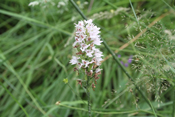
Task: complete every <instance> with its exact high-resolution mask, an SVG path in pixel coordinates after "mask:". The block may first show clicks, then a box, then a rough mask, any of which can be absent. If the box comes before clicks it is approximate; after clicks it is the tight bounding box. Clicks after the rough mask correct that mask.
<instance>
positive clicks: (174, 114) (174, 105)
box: [172, 87, 175, 117]
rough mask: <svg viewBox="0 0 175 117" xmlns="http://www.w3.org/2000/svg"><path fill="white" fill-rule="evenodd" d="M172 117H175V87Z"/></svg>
mask: <svg viewBox="0 0 175 117" xmlns="http://www.w3.org/2000/svg"><path fill="white" fill-rule="evenodd" d="M172 117H175V87H174V91H173V111H172Z"/></svg>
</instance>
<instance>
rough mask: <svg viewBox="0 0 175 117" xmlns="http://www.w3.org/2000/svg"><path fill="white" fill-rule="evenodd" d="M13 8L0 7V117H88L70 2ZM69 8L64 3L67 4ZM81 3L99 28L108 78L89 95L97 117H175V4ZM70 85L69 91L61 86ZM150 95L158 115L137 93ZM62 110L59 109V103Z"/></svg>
mask: <svg viewBox="0 0 175 117" xmlns="http://www.w3.org/2000/svg"><path fill="white" fill-rule="evenodd" d="M30 2H33V1H31V0H26V1H24V0H18V1H14V0H7V1H2V2H1V4H0V8H1V9H0V17H1V18H0V29H1V30H0V82H1V83H0V107H1V108H0V116H1V117H25V116H28V117H41V116H43V117H48V116H49V117H86V116H88V113H87V111H88V110H87V96H86V94H85V91H84V89H83V88H82V87H81V86H80V85H77V81H76V80H77V79H81V78H82V77H83V76H82V75H81V74H80V75H78V74H76V73H74V71H73V66H72V65H70V64H69V61H70V59H71V56H72V54H73V47H72V44H73V42H74V33H75V29H74V23H77V22H78V21H80V20H83V18H82V17H81V16H80V14H79V13H78V12H77V11H76V9H75V8H74V7H73V5H72V4H71V3H70V1H68V0H63V1H61V0H52V1H51V0H43V1H42V0H41V1H40V2H41V3H39V4H38V5H35V6H28V5H29V3H30ZM62 2H64V3H62ZM75 3H76V4H77V5H78V7H79V8H80V9H81V11H82V12H83V13H84V15H85V16H86V17H87V18H88V19H90V18H92V19H93V20H94V21H93V22H94V23H95V24H96V25H97V26H98V27H100V28H101V30H100V31H101V37H102V38H103V39H104V40H105V41H106V43H107V44H108V46H109V48H110V50H112V51H113V52H114V53H115V56H116V57H118V55H121V57H120V58H119V59H120V61H123V62H124V63H126V62H127V61H128V58H129V57H130V56H132V62H131V64H129V65H128V66H127V67H124V68H125V69H126V71H127V73H128V74H129V75H130V76H131V77H132V78H133V81H131V80H129V79H128V78H127V76H126V74H125V73H124V71H123V70H122V68H121V67H120V66H119V65H118V64H117V63H116V62H115V60H114V59H113V58H112V57H111V55H110V53H109V52H108V50H107V49H106V48H105V46H104V45H101V46H99V47H100V50H101V51H103V55H104V56H103V59H104V61H103V63H102V69H103V71H102V74H101V75H100V79H99V80H98V85H96V88H95V91H93V90H90V94H91V107H92V116H93V117H115V116H119V117H126V116H148V117H149V116H150V117H151V116H160V117H170V116H172V117H173V116H175V111H174V110H175V93H174V91H175V88H174V84H175V70H174V69H175V59H174V58H175V54H174V53H175V46H174V45H175V29H174V28H175V27H174V25H175V22H174V18H175V16H174V13H175V9H174V8H175V7H174V4H173V3H172V1H171V0H166V1H165V0H161V1H159V2H157V0H149V1H142V0H122V1H121V0H110V1H109V0H102V1H95V0H94V1H93V0H90V1H88V3H87V1H85V0H83V1H78V0H77V1H76V0H75ZM65 78H67V80H66V82H67V81H68V82H67V83H64V82H63V80H65ZM133 82H134V83H135V84H136V85H137V86H138V89H139V90H140V91H141V92H142V93H143V94H144V96H145V97H146V98H147V99H148V100H149V102H150V103H151V104H152V106H153V107H154V109H155V113H154V112H153V111H152V110H151V108H150V106H149V105H148V103H147V102H146V101H145V100H144V98H143V97H142V94H141V93H139V91H138V90H137V88H136V86H135V85H134V84H133ZM56 102H57V103H56Z"/></svg>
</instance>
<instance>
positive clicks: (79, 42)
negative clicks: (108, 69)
mask: <svg viewBox="0 0 175 117" xmlns="http://www.w3.org/2000/svg"><path fill="white" fill-rule="evenodd" d="M75 27H76V33H75V42H74V43H73V47H74V48H76V49H77V50H78V52H77V53H76V56H72V59H71V60H70V63H71V64H72V65H74V64H76V65H77V69H80V68H83V69H86V70H87V69H88V71H86V72H87V74H91V75H92V74H93V72H95V75H94V76H96V79H97V75H98V74H99V73H100V71H101V69H100V68H99V66H100V65H101V61H102V60H103V59H102V58H101V57H102V56H103V55H102V52H101V51H100V50H99V49H97V48H96V47H95V45H101V42H102V41H101V40H100V35H99V33H100V31H99V30H100V28H98V27H97V26H95V25H94V24H93V23H92V20H91V19H90V20H87V21H86V20H84V21H79V22H78V24H75Z"/></svg>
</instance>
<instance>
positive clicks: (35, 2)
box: [28, 1, 39, 6]
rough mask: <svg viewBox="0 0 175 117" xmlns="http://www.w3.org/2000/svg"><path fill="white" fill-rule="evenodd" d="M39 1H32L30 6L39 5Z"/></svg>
mask: <svg viewBox="0 0 175 117" xmlns="http://www.w3.org/2000/svg"><path fill="white" fill-rule="evenodd" d="M38 4H39V2H38V1H33V2H30V3H29V5H28V6H35V5H38Z"/></svg>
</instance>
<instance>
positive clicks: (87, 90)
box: [86, 76, 91, 117]
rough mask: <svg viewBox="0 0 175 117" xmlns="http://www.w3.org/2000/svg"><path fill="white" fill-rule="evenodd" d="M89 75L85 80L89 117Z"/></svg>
mask: <svg viewBox="0 0 175 117" xmlns="http://www.w3.org/2000/svg"><path fill="white" fill-rule="evenodd" d="M89 80H90V79H89V76H87V82H86V92H87V96H88V113H89V117H91V101H90V92H89Z"/></svg>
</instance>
